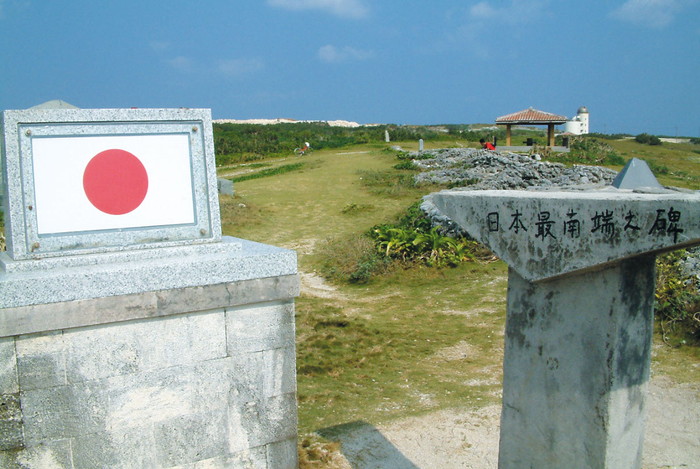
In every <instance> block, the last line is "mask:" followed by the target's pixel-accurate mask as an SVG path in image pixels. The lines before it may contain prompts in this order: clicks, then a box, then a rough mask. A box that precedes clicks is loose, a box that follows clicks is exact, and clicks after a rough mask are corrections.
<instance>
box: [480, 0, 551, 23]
mask: <svg viewBox="0 0 700 469" xmlns="http://www.w3.org/2000/svg"><path fill="white" fill-rule="evenodd" d="M548 4H549V0H510V3H509V4H506V5H503V6H502V7H494V6H492V5H491V3H490V2H488V1H482V2H479V3H476V4H474V5H472V7H471V8H470V9H469V16H470V18H471V19H474V20H478V21H483V20H494V21H498V22H499V23H501V24H522V23H529V22H531V21H534V20H536V19H538V18H542V16H544V15H547V14H548V9H547V6H548Z"/></svg>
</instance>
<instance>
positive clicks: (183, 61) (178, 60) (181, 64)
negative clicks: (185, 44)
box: [166, 55, 194, 72]
mask: <svg viewBox="0 0 700 469" xmlns="http://www.w3.org/2000/svg"><path fill="white" fill-rule="evenodd" d="M166 62H167V63H168V65H170V66H171V67H173V68H176V69H178V70H181V71H184V72H188V71H191V70H192V69H193V68H194V60H192V59H191V58H190V57H185V56H184V55H178V56H177V57H174V58H172V59H168V60H166Z"/></svg>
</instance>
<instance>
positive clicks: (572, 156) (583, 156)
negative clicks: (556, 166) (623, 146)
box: [551, 136, 625, 166]
mask: <svg viewBox="0 0 700 469" xmlns="http://www.w3.org/2000/svg"><path fill="white" fill-rule="evenodd" d="M551 159H552V160H553V161H559V162H561V163H574V164H589V165H610V166H623V165H624V164H625V159H624V158H623V157H622V156H620V154H619V153H617V152H616V151H615V149H614V148H613V147H611V146H610V145H608V144H607V143H605V142H602V141H600V140H599V139H597V138H591V137H588V136H582V137H574V138H573V140H572V142H571V151H570V152H569V153H559V154H558V155H556V156H554V157H552V158H551Z"/></svg>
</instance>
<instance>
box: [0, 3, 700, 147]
mask: <svg viewBox="0 0 700 469" xmlns="http://www.w3.org/2000/svg"><path fill="white" fill-rule="evenodd" d="M0 64H2V65H1V66H0V109H24V108H27V107H30V106H33V105H36V104H39V103H42V102H44V101H48V100H50V99H62V100H64V101H67V102H69V103H71V104H74V105H76V106H78V107H82V108H111V107H141V108H146V107H191V108H211V109H212V114H213V117H214V118H215V119H220V118H232V119H249V118H275V117H286V118H293V119H319V120H324V119H346V120H351V121H357V122H360V123H395V124H440V123H492V122H493V121H494V120H495V119H496V117H498V116H501V115H505V114H509V113H511V112H515V111H519V110H522V109H526V108H528V107H534V108H536V109H540V110H543V111H548V112H553V113H556V114H562V115H565V116H568V117H572V116H573V115H574V114H575V113H576V110H577V109H578V107H579V106H586V107H587V108H588V110H589V111H590V119H591V130H592V131H598V132H606V133H614V132H626V133H632V134H637V133H641V132H648V133H652V134H664V135H672V136H673V135H689V136H700V0H620V1H613V0H605V1H603V0H582V1H574V0H569V1H561V0H483V1H464V0H463V1H458V0H431V1H429V2H428V1H420V2H419V1H399V0H374V1H372V0H209V1H206V0H204V1H188V2H184V1H181V0H168V1H165V0H119V1H112V0H102V1H95V0H70V1H50V0H0Z"/></svg>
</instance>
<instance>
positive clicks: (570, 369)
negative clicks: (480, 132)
mask: <svg viewBox="0 0 700 469" xmlns="http://www.w3.org/2000/svg"><path fill="white" fill-rule="evenodd" d="M426 203H427V204H429V205H432V208H433V209H437V210H438V211H439V212H441V213H442V214H444V215H445V216H447V217H448V218H450V219H452V220H453V221H455V222H456V223H458V224H460V225H461V226H462V227H463V228H464V229H465V230H466V231H467V232H468V233H469V234H470V235H472V236H473V237H474V238H476V239H477V240H479V241H481V242H483V243H484V244H486V245H487V246H488V247H489V248H491V249H492V250H493V251H494V252H495V253H496V254H497V255H498V256H499V257H501V258H502V259H503V260H504V261H505V262H507V263H508V265H509V268H510V269H509V280H508V309H507V317H506V334H505V357H504V362H503V367H504V368H503V410H502V415H501V438H500V447H499V467H500V468H502V469H511V468H513V469H515V468H523V467H527V468H538V469H557V468H562V467H566V468H581V469H584V468H592V467H595V468H610V469H617V468H639V467H641V455H642V442H643V437H644V418H645V393H646V386H647V383H648V381H649V366H650V356H651V339H652V330H653V304H654V289H655V273H654V266H655V255H656V254H658V253H661V252H664V251H668V250H672V249H677V248H681V247H688V246H693V245H696V244H700V221H699V220H700V217H699V215H700V196H699V195H698V194H697V193H679V192H673V191H666V190H658V189H655V190H654V193H642V192H635V191H631V190H617V189H612V188H608V189H606V190H600V191H589V192H561V191H560V192H534V191H444V192H440V193H436V194H432V195H430V196H428V197H427V200H426Z"/></svg>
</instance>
